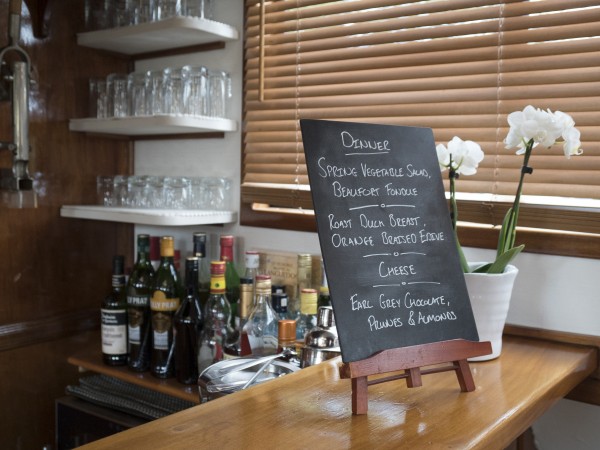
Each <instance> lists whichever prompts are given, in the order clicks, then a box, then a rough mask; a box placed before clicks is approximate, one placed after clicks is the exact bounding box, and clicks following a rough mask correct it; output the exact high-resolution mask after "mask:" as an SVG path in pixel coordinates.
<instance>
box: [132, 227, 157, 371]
mask: <svg viewBox="0 0 600 450" xmlns="http://www.w3.org/2000/svg"><path fill="white" fill-rule="evenodd" d="M154 276H155V273H154V268H153V267H152V263H151V262H150V236H149V235H147V234H139V235H138V237H137V260H136V262H135V265H134V266H133V271H132V272H131V275H130V276H129V281H128V283H127V312H128V319H129V321H128V344H129V345H128V350H129V358H128V362H127V364H128V366H129V368H130V369H131V370H133V371H135V372H144V371H146V370H148V369H150V350H151V344H152V338H151V335H150V334H151V332H152V326H151V324H150V297H151V296H152V289H153V288H154Z"/></svg>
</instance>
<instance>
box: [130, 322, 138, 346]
mask: <svg viewBox="0 0 600 450" xmlns="http://www.w3.org/2000/svg"><path fill="white" fill-rule="evenodd" d="M127 330H128V336H129V343H130V344H134V345H140V340H141V338H140V336H141V332H140V331H141V327H140V326H139V325H136V326H131V325H129V328H128V329H127Z"/></svg>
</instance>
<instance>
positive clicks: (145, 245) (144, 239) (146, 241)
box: [137, 234, 150, 253]
mask: <svg viewBox="0 0 600 450" xmlns="http://www.w3.org/2000/svg"><path fill="white" fill-rule="evenodd" d="M137 251H138V253H148V252H149V251H150V235H149V234H138V236H137Z"/></svg>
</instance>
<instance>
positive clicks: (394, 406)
mask: <svg viewBox="0 0 600 450" xmlns="http://www.w3.org/2000/svg"><path fill="white" fill-rule="evenodd" d="M339 363H340V360H339V359H338V358H336V359H334V360H330V361H326V362H324V363H322V364H320V365H318V366H313V367H309V368H307V369H303V370H301V371H299V372H297V373H294V374H290V375H286V376H284V377H282V378H279V379H276V380H273V381H270V382H267V383H265V384H262V385H258V386H254V387H252V388H250V389H247V390H245V391H241V392H238V393H236V394H232V395H228V396H226V397H223V398H220V399H218V400H213V401H210V402H208V403H206V404H202V405H198V406H195V407H193V408H190V409H188V410H185V411H182V412H180V413H177V414H173V415H171V416H168V417H165V418H162V419H159V420H156V421H154V422H150V423H148V424H145V425H141V426H139V427H136V428H133V429H131V430H128V431H124V432H121V433H118V434H115V435H113V436H110V437H107V438H104V439H102V440H99V441H96V442H92V443H91V444H88V445H86V446H84V447H82V448H85V449H88V450H91V449H114V448H128V449H129V448H132V449H133V448H152V449H182V448H185V449H191V448H194V449H196V448H215V447H218V448H219V449H230V448H231V449H233V448H236V449H254V448H256V449H275V448H287V449H296V448H309V449H321V448H326V449H328V450H338V449H348V448H360V449H371V448H377V449H388V448H389V449H398V448H415V449H420V448H425V447H427V448H457V449H503V448H505V447H506V446H507V445H509V444H510V443H511V442H512V441H513V440H514V439H515V438H516V437H517V436H519V435H520V434H521V433H522V432H523V431H525V430H526V429H527V428H528V427H529V426H530V425H531V424H532V423H533V422H534V421H535V420H536V419H537V418H538V417H539V416H541V415H542V414H543V413H544V412H545V411H546V410H547V409H548V408H550V407H551V406H552V405H553V404H554V403H555V402H556V401H558V400H559V399H561V398H562V397H564V396H565V395H566V394H567V393H568V392H569V391H571V389H573V388H574V387H575V386H576V385H578V384H579V383H580V382H581V381H582V380H584V379H585V378H586V377H587V376H588V375H590V374H592V373H593V372H594V370H595V369H596V366H597V356H596V349H595V348H593V347H585V346H578V345H572V344H563V343H556V342H549V341H542V340H536V339H530V338H523V337H517V336H505V338H504V346H503V351H502V355H501V357H500V358H498V359H496V360H493V361H488V362H480V363H471V364H470V366H471V370H472V373H473V377H474V380H475V385H476V390H475V391H474V392H468V393H462V392H461V391H460V388H459V386H458V382H457V380H456V376H455V374H454V373H453V372H445V373H438V374H432V375H427V376H424V377H423V386H422V387H418V388H412V389H409V388H407V387H406V383H405V382H404V381H402V380H398V381H394V382H388V383H382V384H377V385H374V386H371V387H369V412H368V414H367V415H362V416H353V415H352V409H351V386H350V384H351V382H350V380H340V378H339V373H338V365H339Z"/></svg>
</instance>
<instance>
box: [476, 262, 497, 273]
mask: <svg viewBox="0 0 600 450" xmlns="http://www.w3.org/2000/svg"><path fill="white" fill-rule="evenodd" d="M491 266H492V263H487V264H484V265H483V266H479V267H477V268H475V269H473V270H472V273H488V270H489V269H490V267H491Z"/></svg>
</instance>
